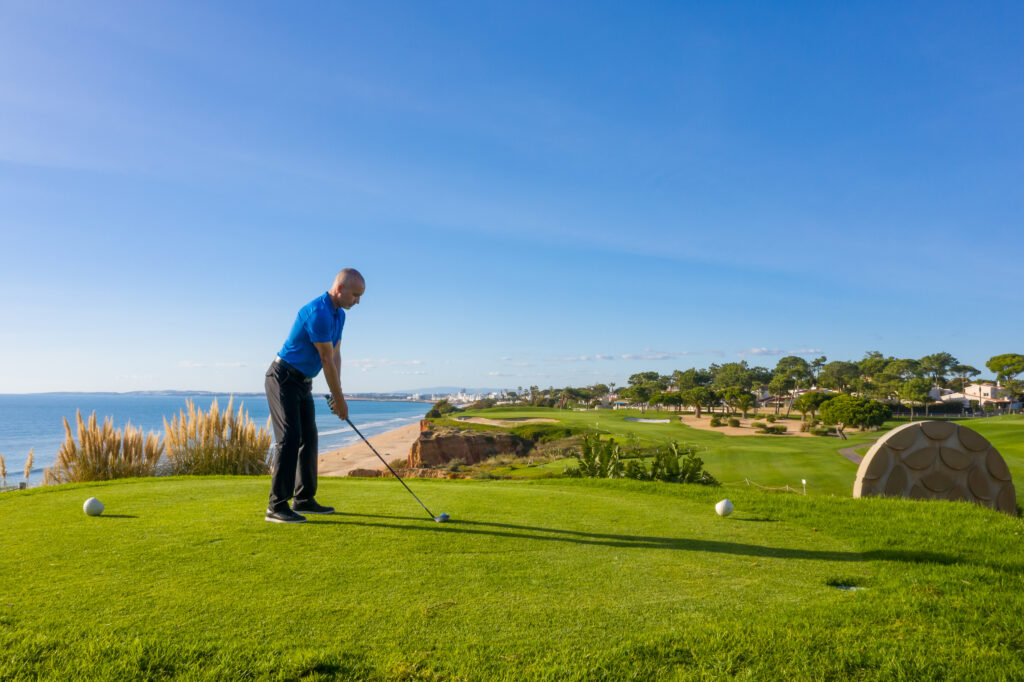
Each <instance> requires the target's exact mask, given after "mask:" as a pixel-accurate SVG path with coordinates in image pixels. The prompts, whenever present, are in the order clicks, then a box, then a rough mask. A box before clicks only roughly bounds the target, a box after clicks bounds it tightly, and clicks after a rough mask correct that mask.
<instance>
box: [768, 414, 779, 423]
mask: <svg viewBox="0 0 1024 682" xmlns="http://www.w3.org/2000/svg"><path fill="white" fill-rule="evenodd" d="M777 419H778V417H776V416H775V415H774V414H770V415H768V416H767V417H765V420H766V421H768V422H770V423H772V424H774V423H775V421H776V420H777Z"/></svg>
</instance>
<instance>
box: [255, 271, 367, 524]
mask: <svg viewBox="0 0 1024 682" xmlns="http://www.w3.org/2000/svg"><path fill="white" fill-rule="evenodd" d="M365 290H366V282H365V281H364V280H363V276H362V275H360V274H359V272H358V271H356V270H353V269H352V268H345V269H344V270H342V271H341V272H339V273H338V274H337V276H336V277H335V278H334V283H333V284H332V285H331V288H330V289H329V290H328V291H327V292H326V293H325V294H324V295H323V296H320V297H319V298H316V299H314V300H312V301H310V302H309V303H307V304H306V305H304V306H303V307H302V309H300V310H299V314H298V316H297V317H296V318H295V324H293V325H292V330H291V333H290V334H288V339H287V340H286V341H285V342H284V346H283V347H282V348H281V350H280V352H278V354H277V357H276V358H274V361H273V362H272V363H271V364H270V369H268V370H267V379H266V383H265V385H266V389H267V402H268V403H269V404H270V418H271V421H272V422H273V424H274V438H275V440H276V442H275V444H274V448H275V453H274V470H273V473H272V477H271V483H270V504H269V505H268V506H267V515H266V520H267V521H273V522H275V523H302V522H303V521H305V520H306V517H305V516H302V514H333V513H334V508H333V507H325V506H323V505H321V504H319V503H318V502H317V501H316V499H315V495H316V475H317V471H316V469H317V466H316V465H317V431H316V405H315V404H314V402H313V377H315V376H316V375H317V374H319V372H320V370H321V369H323V371H324V378H325V379H327V387H328V388H329V389H330V391H331V396H332V397H333V398H334V408H333V410H332V411H333V412H334V414H336V415H338V418H339V419H347V418H348V405H347V404H346V403H345V396H344V395H343V394H342V392H341V351H340V346H341V330H342V327H344V326H345V311H346V310H349V309H350V308H352V306H354V305H356V304H357V303H359V299H360V297H362V295H363V292H364V291H365ZM293 497H294V498H295V500H294V502H293V503H292V506H291V507H289V506H288V500H290V499H292V498H293ZM299 512H302V514H300V513H299Z"/></svg>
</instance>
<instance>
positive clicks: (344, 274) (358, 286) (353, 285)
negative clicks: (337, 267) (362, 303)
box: [327, 268, 366, 310]
mask: <svg viewBox="0 0 1024 682" xmlns="http://www.w3.org/2000/svg"><path fill="white" fill-rule="evenodd" d="M365 291H366V280H364V279H363V276H362V275H361V274H359V271H358V270H356V269H355V268H345V269H344V270H342V271H341V272H339V273H338V274H337V275H335V276H334V283H333V284H331V288H330V289H329V290H328V291H327V293H328V294H329V295H330V297H331V301H332V302H333V303H334V307H335V308H344V309H345V310H348V309H349V308H351V307H352V306H354V305H356V304H357V303H359V298H360V297H361V296H362V295H363V293H364V292H365Z"/></svg>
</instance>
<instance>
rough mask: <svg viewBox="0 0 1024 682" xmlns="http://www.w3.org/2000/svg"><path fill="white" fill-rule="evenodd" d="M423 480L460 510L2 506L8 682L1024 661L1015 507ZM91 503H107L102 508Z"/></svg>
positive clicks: (163, 483) (217, 486)
mask: <svg viewBox="0 0 1024 682" xmlns="http://www.w3.org/2000/svg"><path fill="white" fill-rule="evenodd" d="M411 484H412V485H413V486H414V489H415V490H416V492H417V494H418V495H420V497H421V498H422V499H423V500H424V502H426V503H427V505H428V506H429V507H430V508H431V510H432V511H434V513H440V512H441V511H446V512H448V513H450V514H451V515H452V521H451V522H450V523H448V524H437V523H434V522H432V521H431V520H430V519H429V518H427V516H426V514H425V513H423V512H422V509H421V508H420V507H419V506H418V505H417V504H416V502H415V500H413V499H412V498H411V497H410V496H409V495H408V493H407V492H406V491H405V490H404V489H402V488H401V486H399V485H398V484H397V483H396V482H395V481H390V480H351V479H324V480H322V483H321V492H320V495H319V496H320V497H321V498H322V499H323V500H324V501H325V502H327V503H331V504H335V505H337V506H338V508H339V510H340V512H341V513H339V514H337V515H334V516H330V517H320V518H314V519H311V521H310V522H309V523H307V524H305V525H303V526H283V525H279V524H268V523H266V522H264V521H263V520H262V511H263V505H264V503H265V499H266V495H267V490H268V489H269V488H268V486H269V482H268V480H267V479H266V478H189V479H185V478H182V479H146V480H132V481H123V482H122V481H118V482H111V483H106V484H91V485H90V484H78V485H72V486H62V487H59V488H52V489H40V490H31V491H25V492H21V493H14V494H7V495H4V496H2V497H0V518H2V519H3V532H4V535H3V541H4V545H5V551H4V552H3V553H2V555H0V575H3V576H4V578H5V580H4V583H3V584H4V588H3V595H2V599H0V604H3V607H2V609H0V625H2V627H0V645H2V646H3V650H4V651H5V652H6V653H5V654H4V655H3V658H0V676H2V677H5V678H7V677H14V678H16V677H18V676H25V677H29V676H32V675H37V674H39V675H43V676H51V677H74V676H79V677H82V676H85V677H97V676H100V677H102V676H128V677H131V676H146V675H151V676H161V675H165V676H190V677H210V678H237V677H245V676H249V677H257V678H281V679H290V678H296V677H302V676H304V675H305V676H312V677H318V676H319V677H325V678H326V677H359V678H367V679H374V678H379V679H399V678H406V679H408V678H416V677H424V678H429V677H431V676H434V675H437V676H440V677H444V678H452V677H454V678H465V679H522V678H529V679H562V678H565V677H570V678H572V677H576V678H587V677H602V676H610V677H615V678H621V677H628V676H631V675H639V676H641V677H646V678H651V677H653V678H658V677H665V678H680V677H681V678H685V677H716V676H720V675H740V676H743V675H751V676H777V675H780V674H787V675H796V676H798V677H801V676H803V677H809V678H810V677H814V678H819V677H828V676H846V675H848V674H850V673H851V672H853V673H856V674H857V675H858V676H866V677H872V676H875V675H879V676H887V675H890V674H892V675H905V674H908V675H909V674H927V675H929V676H935V674H936V673H939V674H940V675H939V676H952V677H956V676H958V675H961V674H963V673H966V672H967V671H968V670H970V671H972V673H977V672H978V671H980V672H981V673H983V675H982V676H983V677H984V673H986V671H987V672H988V673H993V674H994V673H995V672H996V671H1000V670H1003V671H1018V672H1021V673H1024V666H1022V664H1021V660H1020V652H1021V651H1022V650H1024V647H1022V646H1021V645H1022V644H1024V642H1022V641H1021V635H1020V630H1019V628H1016V627H1015V626H1014V625H1013V623H1015V622H1016V619H1017V617H1018V615H1019V613H1020V610H1021V608H1022V607H1024V604H1022V603H1021V596H1020V595H1021V593H1022V590H1021V587H1024V585H1022V584H1021V582H1022V581H1021V571H1022V566H1024V561H1022V556H1021V549H1020V539H1021V538H1020V532H1021V522H1020V520H1018V519H1011V518H1009V517H1005V516H1003V515H999V514H996V513H994V512H990V511H988V510H984V509H980V508H976V507H973V506H971V505H953V504H946V503H943V504H939V503H930V504H929V503H910V502H903V501H893V500H863V501H852V500H847V499H830V498H826V497H806V498H805V497H802V496H791V495H790V496H787V495H778V494H770V493H759V492H756V491H746V490H735V491H730V493H729V495H730V497H732V498H733V499H734V501H735V502H736V505H737V512H736V513H735V514H734V515H733V516H732V517H730V518H728V519H722V518H719V517H718V516H716V515H715V514H714V512H713V504H714V502H715V501H716V500H717V499H718V498H719V497H720V496H721V495H722V491H721V490H720V489H708V488H702V487H692V486H679V485H668V484H650V483H647V484H643V483H636V482H632V481H607V482H601V481H596V482H595V481H559V480H549V481H538V482H528V481H429V480H415V481H411ZM90 495H96V496H97V497H99V498H100V499H101V500H103V501H104V503H106V505H107V514H108V516H105V517H99V518H90V517H86V516H85V515H84V514H83V513H82V511H81V502H82V501H83V500H84V499H85V498H86V497H89V496H90ZM835 583H844V584H855V585H858V586H861V587H866V588H867V589H865V590H862V591H859V592H844V591H840V590H837V589H835V588H834V587H832V586H830V584H835ZM993 633H995V634H993ZM993 642H996V643H997V644H993ZM925 645H927V647H929V650H930V651H931V652H932V653H929V654H928V655H927V656H924V655H921V654H920V652H919V648H920V647H924V646H925ZM967 666H969V667H967ZM147 671H148V672H147Z"/></svg>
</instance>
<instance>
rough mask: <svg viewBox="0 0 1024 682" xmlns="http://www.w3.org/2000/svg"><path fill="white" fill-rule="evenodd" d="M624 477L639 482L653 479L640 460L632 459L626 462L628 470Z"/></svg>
mask: <svg viewBox="0 0 1024 682" xmlns="http://www.w3.org/2000/svg"><path fill="white" fill-rule="evenodd" d="M623 475H624V476H625V477H626V478H632V479H635V480H637V481H649V480H650V479H651V475H650V474H649V473H648V472H647V467H645V466H644V464H643V462H641V461H640V460H638V459H631V460H629V461H627V462H626V469H625V471H624V472H623Z"/></svg>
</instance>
